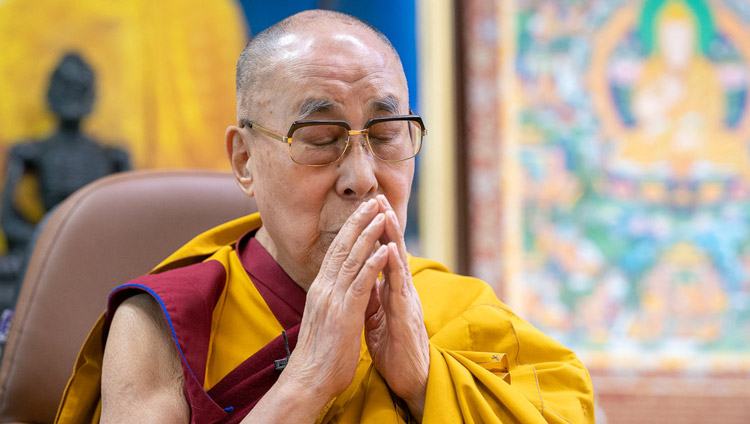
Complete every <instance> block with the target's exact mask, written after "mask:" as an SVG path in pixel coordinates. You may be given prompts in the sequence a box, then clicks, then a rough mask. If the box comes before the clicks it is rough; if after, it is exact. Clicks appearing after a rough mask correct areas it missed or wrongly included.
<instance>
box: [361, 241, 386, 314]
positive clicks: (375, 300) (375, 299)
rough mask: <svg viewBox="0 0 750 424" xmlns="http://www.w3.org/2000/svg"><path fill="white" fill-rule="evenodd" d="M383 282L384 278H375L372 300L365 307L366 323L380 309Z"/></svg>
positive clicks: (371, 294)
mask: <svg viewBox="0 0 750 424" xmlns="http://www.w3.org/2000/svg"><path fill="white" fill-rule="evenodd" d="M384 246H385V245H383V246H381V247H384ZM382 284H383V280H381V279H380V277H378V278H376V279H375V284H373V286H372V292H371V293H370V301H369V303H367V309H365V323H367V321H368V320H369V319H370V317H372V316H373V315H374V314H375V313H376V312H377V311H378V309H380V286H381V285H382Z"/></svg>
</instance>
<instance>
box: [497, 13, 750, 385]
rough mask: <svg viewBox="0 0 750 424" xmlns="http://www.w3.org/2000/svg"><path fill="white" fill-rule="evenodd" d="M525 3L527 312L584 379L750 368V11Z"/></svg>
mask: <svg viewBox="0 0 750 424" xmlns="http://www.w3.org/2000/svg"><path fill="white" fill-rule="evenodd" d="M519 3H520V4H519V6H518V9H517V10H516V13H517V18H518V19H517V20H516V22H517V25H518V27H517V45H516V55H515V58H516V59H515V70H514V71H515V75H514V78H516V84H518V88H519V89H518V90H517V91H518V102H519V103H518V107H517V112H518V115H517V120H518V123H517V126H518V131H517V140H515V141H512V142H516V143H517V149H516V151H517V158H516V160H517V161H518V163H519V165H518V167H519V169H520V172H519V177H518V178H519V180H518V183H519V184H520V187H521V189H520V190H519V192H520V196H521V201H520V204H521V205H522V206H521V220H522V228H523V233H522V234H523V242H522V245H523V248H522V250H523V253H522V263H521V266H520V267H521V270H520V274H519V278H518V281H519V282H518V283H517V284H516V287H515V288H513V290H518V291H519V293H520V295H519V297H517V299H520V305H519V306H520V308H519V309H520V310H522V311H523V314H524V316H525V317H528V318H529V319H530V321H531V322H532V323H533V324H535V325H536V326H538V327H539V328H541V329H542V330H544V331H545V332H547V333H549V334H552V335H553V336H554V337H556V338H557V339H558V340H560V341H561V342H563V343H564V344H566V345H568V346H569V347H571V348H573V349H575V350H577V351H580V352H582V355H581V356H582V357H583V358H584V360H585V361H588V364H589V365H593V366H597V365H601V366H610V367H611V366H615V365H616V366H627V367H641V368H656V369H664V367H668V368H673V369H686V368H690V369H696V368H697V369H709V370H717V369H718V370H735V371H747V370H750V104H748V89H749V88H750V78H749V76H750V72H749V71H750V2H748V1H746V0H716V1H708V0H645V1H624V0H597V1H575V0H567V1H564V0H561V1H549V0H546V1H531V0H528V1H521V2H519ZM696 355H699V356H696ZM695 358H702V359H701V360H696V359H695Z"/></svg>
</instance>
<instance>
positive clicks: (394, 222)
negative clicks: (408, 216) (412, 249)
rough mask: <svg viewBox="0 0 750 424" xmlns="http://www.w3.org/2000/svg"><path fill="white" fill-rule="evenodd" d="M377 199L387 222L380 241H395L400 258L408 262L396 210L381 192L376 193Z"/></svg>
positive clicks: (402, 230)
mask: <svg viewBox="0 0 750 424" xmlns="http://www.w3.org/2000/svg"><path fill="white" fill-rule="evenodd" d="M376 199H377V200H378V205H379V206H380V210H381V211H383V212H385V214H386V217H387V218H388V220H387V224H386V236H387V237H385V238H384V239H383V240H382V242H383V243H388V242H391V241H392V242H395V243H396V246H397V247H398V250H399V254H400V255H401V260H402V261H404V263H408V262H409V260H408V258H409V257H408V256H407V253H406V242H405V241H404V229H403V228H402V226H401V223H400V222H399V220H398V215H396V211H394V210H393V207H391V203H390V202H389V201H388V198H386V197H385V196H383V195H382V194H380V195H378V196H377V197H376Z"/></svg>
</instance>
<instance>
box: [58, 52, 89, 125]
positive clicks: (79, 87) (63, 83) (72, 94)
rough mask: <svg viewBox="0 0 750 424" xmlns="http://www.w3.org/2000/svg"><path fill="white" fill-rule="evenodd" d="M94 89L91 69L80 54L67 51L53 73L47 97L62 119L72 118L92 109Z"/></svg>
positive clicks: (85, 113)
mask: <svg viewBox="0 0 750 424" xmlns="http://www.w3.org/2000/svg"><path fill="white" fill-rule="evenodd" d="M95 91H96V90H95V87H94V71H93V70H92V69H91V67H90V66H89V65H88V64H87V63H86V62H85V61H84V60H83V58H82V57H81V56H79V55H78V54H76V53H68V54H66V55H65V56H64V57H63V58H62V60H60V63H59V64H58V65H57V67H56V68H55V70H54V71H53V72H52V76H51V77H50V82H49V90H48V91H47V100H48V101H49V106H50V109H52V111H53V112H54V113H55V114H56V115H57V116H59V117H60V119H61V120H64V121H75V120H80V119H82V118H83V117H84V116H86V115H88V114H89V113H90V112H91V109H92V107H93V105H94V96H95Z"/></svg>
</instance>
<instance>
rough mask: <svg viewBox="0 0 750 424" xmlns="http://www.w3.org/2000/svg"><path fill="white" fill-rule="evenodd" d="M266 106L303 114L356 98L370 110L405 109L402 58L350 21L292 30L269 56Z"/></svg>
mask: <svg viewBox="0 0 750 424" xmlns="http://www.w3.org/2000/svg"><path fill="white" fill-rule="evenodd" d="M268 64H269V66H268V68H267V72H266V79H267V81H268V82H269V83H268V84H267V88H268V90H266V93H265V96H264V97H267V99H268V102H267V105H269V106H271V105H273V104H276V107H275V108H276V109H278V110H277V112H278V113H283V114H284V115H287V116H288V115H289V114H290V113H292V114H296V115H297V118H298V119H304V118H305V117H306V116H307V115H311V114H312V113H313V112H320V111H332V110H335V109H336V108H343V107H344V106H345V104H346V103H352V102H356V103H357V104H361V105H362V106H363V107H366V108H368V109H371V110H373V111H379V110H382V111H385V112H388V113H392V114H396V113H405V111H406V110H408V89H407V86H406V77H405V76H404V72H403V68H402V66H401V62H400V60H399V59H398V57H397V55H396V54H395V53H394V52H393V51H392V50H391V47H389V46H387V45H385V44H384V43H383V42H382V41H381V40H380V39H379V38H378V37H377V36H376V35H375V34H374V33H372V32H371V31H368V30H366V29H364V28H358V27H357V26H354V25H351V24H333V25H331V26H330V28H326V27H325V26H323V25H317V26H316V27H314V28H300V29H294V30H292V31H290V32H288V33H286V34H284V35H282V36H281V37H279V39H278V41H277V43H276V49H275V53H274V56H272V57H269V58H268Z"/></svg>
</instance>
